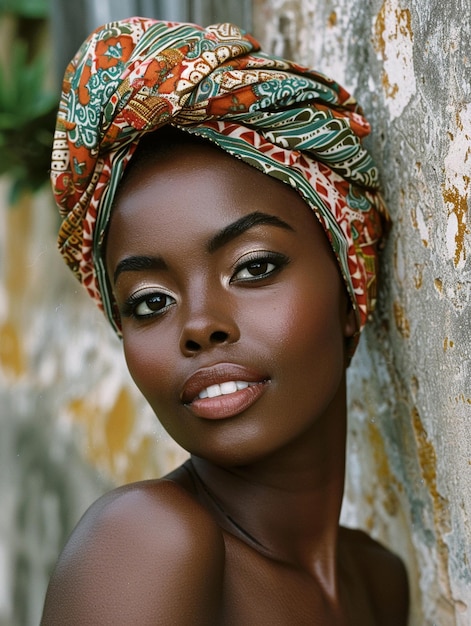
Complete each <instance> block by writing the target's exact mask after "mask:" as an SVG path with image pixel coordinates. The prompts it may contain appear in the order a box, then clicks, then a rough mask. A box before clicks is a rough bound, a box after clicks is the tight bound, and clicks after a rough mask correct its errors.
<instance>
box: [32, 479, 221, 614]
mask: <svg viewBox="0 0 471 626" xmlns="http://www.w3.org/2000/svg"><path fill="white" fill-rule="evenodd" d="M223 569H224V541H223V537H222V533H221V531H220V529H219V527H218V526H217V524H216V523H215V522H214V520H213V519H212V517H211V516H210V514H209V513H208V512H207V511H206V510H205V509H204V508H203V507H202V506H201V505H200V504H199V503H198V502H197V501H196V500H195V499H194V498H193V497H192V496H191V494H190V493H188V492H187V491H186V490H185V489H184V488H182V487H181V486H180V485H178V484H176V483H175V482H172V481H170V480H160V481H146V482H141V483H135V484H132V485H128V486H125V487H122V488H119V489H116V490H114V491H112V492H110V493H108V494H106V495H105V496H103V497H102V498H100V499H99V500H98V501H97V502H95V503H94V504H93V505H92V506H91V507H90V509H89V510H88V511H87V512H86V513H85V515H84V516H83V518H82V519H81V520H80V522H79V524H78V525H77V527H76V528H75V530H74V532H73V533H72V535H71V537H70V539H69V541H68V543H67V545H66V546H65V548H64V550H63V552H62V554H61V556H60V558H59V561H58V564H57V566H56V569H55V572H54V574H53V576H52V578H51V582H50V585H49V589H48V593H47V597H46V603H45V608H44V614H43V619H42V622H41V623H42V625H43V626H49V625H53V624H61V625H62V626H67V625H69V624H70V625H73V624H100V625H104V626H105V625H107V624H110V625H111V624H113V626H117V625H119V624H123V625H124V624H142V625H145V624H156V623H172V624H181V625H182V626H183V625H185V624H205V625H209V624H212V623H217V615H218V613H219V605H220V601H221V595H222V593H221V587H222V578H223V576H222V574H223Z"/></svg>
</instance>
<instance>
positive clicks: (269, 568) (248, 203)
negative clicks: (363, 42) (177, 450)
mask: <svg viewBox="0 0 471 626" xmlns="http://www.w3.org/2000/svg"><path fill="white" fill-rule="evenodd" d="M368 132H369V126H368V124H367V122H366V121H365V120H364V118H363V117H362V114H361V111H360V110H359V108H358V106H357V104H356V102H355V101H354V100H353V99H352V98H351V97H350V96H349V95H348V94H347V93H346V92H345V91H344V90H343V89H342V88H341V87H340V86H339V85H337V84H336V83H334V82H333V81H331V80H330V79H327V78H326V77H324V76H322V75H321V74H319V73H317V72H314V71H312V70H308V69H307V68H303V67H300V66H298V65H296V64H294V63H292V62H288V61H285V60H282V59H277V58H272V57H268V56H266V55H264V54H263V53H262V52H260V51H259V47H258V44H257V42H256V41H255V40H254V39H253V38H252V37H250V36H249V35H247V34H245V33H243V32H241V31H240V30H239V29H237V28H236V27H235V26H233V25H229V24H223V25H216V26H211V27H208V28H207V29H202V28H199V27H197V26H193V25H189V24H169V23H163V22H157V21H154V20H147V19H141V18H132V19H129V20H125V21H122V22H117V23H113V24H110V25H107V26H105V27H103V28H101V29H98V30H97V31H96V32H95V33H94V34H92V35H91V37H90V38H89V39H88V40H87V41H86V42H85V44H84V45H83V46H82V48H81V50H80V51H79V53H78V54H77V56H76V57H75V59H74V60H73V61H72V63H71V64H70V66H69V68H68V70H67V73H66V77H65V81H64V91H63V98H62V101H61V108H60V111H59V116H58V125H57V131H56V137H55V144H54V153H53V165H52V180H53V187H54V193H55V195H56V200H57V202H58V205H59V207H60V210H61V214H62V216H63V223H62V227H61V232H60V236H59V243H60V248H61V252H62V254H63V255H64V257H65V259H66V261H67V263H68V264H69V266H70V267H71V269H72V270H73V271H74V273H75V274H76V275H77V277H78V278H79V279H80V280H81V282H82V283H83V284H84V285H85V287H86V288H87V290H88V291H89V293H90V295H91V296H92V297H93V298H94V299H95V300H96V301H97V302H98V304H99V306H101V307H102V308H103V310H104V311H105V314H106V315H107V316H108V319H109V320H110V322H111V323H112V325H113V327H114V328H115V330H116V331H117V332H118V333H119V335H120V336H121V337H122V339H123V347H124V351H125V355H126V360H127V364H128V367H129V370H130V372H131V374H132V376H133V378H134V380H135V382H136V384H137V385H138V387H139V388H140V390H141V391H142V393H143V394H144V396H145V397H146V399H147V400H148V402H149V403H150V405H151V406H152V408H153V409H154V411H155V412H156V414H157V415H158V417H159V419H160V420H161V422H162V424H163V425H164V427H165V428H166V429H167V430H168V432H169V433H170V435H171V436H172V437H174V439H175V440H176V441H177V442H178V443H179V444H180V445H182V446H183V447H185V448H186V449H187V450H188V451H189V452H190V454H191V457H190V460H189V461H188V462H187V463H185V464H184V465H183V466H182V467H180V468H178V469H176V470H175V471H174V472H172V473H171V474H169V475H168V476H166V477H165V478H163V479H160V480H152V481H146V482H142V483H137V484H132V485H127V486H125V487H121V488H119V489H117V490H114V491H113V492H111V493H109V494H107V495H105V496H104V497H103V498H101V499H100V500H99V501H98V502H96V503H95V504H94V505H92V507H91V508H90V509H89V511H88V512H87V513H86V514H85V516H84V517H83V518H82V520H81V521H80V522H79V524H78V526H77V528H76V529H75V531H74V532H73V534H72V536H71V538H70V540H69V542H68V544H67V545H66V547H65V549H64V551H63V553H62V555H61V557H60V559H59V562H58V565H57V567H56V570H55V572H54V574H53V577H52V579H51V584H50V587H49V590H48V595H47V598H46V604H45V609H44V615H43V622H42V623H43V624H45V625H48V624H61V625H63V624H113V625H116V624H172V625H173V624H178V625H186V624H192V625H193V624H204V625H205V626H206V625H210V624H224V625H226V624H227V625H230V624H235V625H246V624H257V625H258V624H270V625H272V624H280V625H282V624H283V625H284V624H286V625H288V624H290V625H291V624H297V625H298V624H299V625H302V624H306V625H307V624H326V625H329V626H330V625H339V626H340V625H346V624H350V625H352V624H353V625H355V624H361V625H362V626H363V625H368V624H375V625H379V624H380V625H381V626H385V625H388V624H397V625H399V624H405V623H406V621H407V603H408V599H407V581H406V574H405V571H404V568H403V565H402V563H401V562H400V560H399V559H398V558H397V557H395V556H394V555H392V554H391V553H390V552H389V551H387V550H386V549H385V548H383V547H382V546H380V545H379V544H378V543H376V542H374V541H373V540H371V539H370V538H369V537H367V536H366V535H365V534H363V533H362V532H360V531H354V530H349V529H345V528H341V527H340V526H339V514H340V507H341V501H342V493H343V482H344V467H345V463H344V460H345V459H344V457H345V438H346V400H345V398H346V390H345V369H346V367H347V364H348V361H349V358H350V357H351V355H352V354H353V350H354V348H355V345H356V342H357V340H358V334H359V332H360V330H361V329H362V327H363V325H364V323H365V321H366V319H367V317H368V316H369V314H370V313H371V311H372V310H373V307H374V299H375V277H376V263H377V256H378V247H379V244H380V241H381V237H382V233H383V231H384V229H385V228H386V226H387V215H386V212H385V209H384V207H383V204H382V201H381V198H380V196H379V194H378V191H377V186H378V185H377V173H376V169H375V168H374V166H373V164H372V162H371V159H370V156H369V155H368V153H367V152H366V150H365V149H364V147H363V146H362V143H361V138H362V137H363V136H364V135H366V134H367V133H368ZM234 157H235V158H234ZM326 235H327V236H326Z"/></svg>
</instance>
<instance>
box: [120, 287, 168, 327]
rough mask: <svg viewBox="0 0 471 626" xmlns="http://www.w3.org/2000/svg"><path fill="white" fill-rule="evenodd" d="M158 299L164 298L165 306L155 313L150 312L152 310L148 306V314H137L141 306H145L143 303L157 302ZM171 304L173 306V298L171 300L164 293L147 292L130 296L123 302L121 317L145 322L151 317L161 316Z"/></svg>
mask: <svg viewBox="0 0 471 626" xmlns="http://www.w3.org/2000/svg"><path fill="white" fill-rule="evenodd" d="M159 298H162V299H163V298H165V299H167V303H166V304H165V306H163V307H162V308H161V309H158V310H156V311H152V309H150V307H149V305H147V306H148V308H149V309H150V311H151V312H150V313H144V314H142V313H138V308H139V306H140V305H141V304H145V303H149V302H150V301H151V300H154V302H155V301H157V300H158V299H159ZM168 300H171V302H170V303H169V302H168ZM173 304H175V298H173V297H172V296H171V295H169V294H168V293H165V292H164V291H148V292H147V293H139V292H138V293H135V294H132V295H131V296H130V297H129V298H128V299H127V300H126V302H124V304H123V307H122V309H121V316H122V317H133V318H134V319H138V320H145V319H148V318H151V317H158V316H159V315H162V314H163V313H165V312H166V311H167V310H168V309H169V308H170V307H171V306H172V305H173Z"/></svg>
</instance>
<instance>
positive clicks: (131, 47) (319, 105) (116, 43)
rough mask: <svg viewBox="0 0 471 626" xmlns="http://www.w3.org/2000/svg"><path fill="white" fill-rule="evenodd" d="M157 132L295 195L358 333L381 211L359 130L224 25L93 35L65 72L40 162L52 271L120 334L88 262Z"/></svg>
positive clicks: (292, 71) (370, 297) (95, 261)
mask: <svg viewBox="0 0 471 626" xmlns="http://www.w3.org/2000/svg"><path fill="white" fill-rule="evenodd" d="M166 124H171V125H173V126H176V127H178V128H181V129H183V130H186V131H187V132H190V133H194V134H196V135H199V136H202V137H204V138H207V139H208V140H210V141H212V142H213V143H215V144H217V145H218V146H219V147H220V148H221V149H223V150H225V151H227V152H228V153H230V154H232V155H234V156H236V157H238V158H240V159H242V160H243V161H245V162H247V163H249V164H250V165H252V166H254V167H256V168H258V169H259V170H261V171H262V172H264V173H266V174H268V175H270V176H273V177H275V178H278V179H280V180H282V181H283V182H285V183H287V184H289V185H291V186H292V187H293V188H295V189H296V190H297V191H298V192H299V193H300V194H301V196H302V197H303V198H304V200H305V201H306V202H307V204H308V205H309V206H310V207H311V208H312V209H313V211H314V213H315V215H316V216H317V218H318V219H319V221H320V222H321V224H322V226H323V227H324V229H325V231H326V234H327V236H328V238H329V240H330V243H331V245H332V248H333V250H334V252H335V255H336V257H337V260H338V263H339V266H340V270H341V273H342V276H343V278H344V281H345V284H346V286H347V290H348V292H349V294H350V297H351V300H352V303H353V306H354V309H355V312H356V316H357V322H358V327H359V329H361V328H362V327H363V325H364V323H365V321H366V320H367V318H368V315H369V313H370V312H371V311H372V310H373V308H374V304H375V279H376V270H377V256H378V243H379V242H380V240H381V236H382V233H383V231H384V227H385V224H386V223H387V220H388V218H387V213H386V211H385V208H384V206H383V203H382V200H381V197H380V195H379V193H378V173H377V169H376V168H375V166H374V164H373V162H372V159H371V157H370V155H369V153H368V152H367V151H366V149H365V148H364V147H363V145H362V138H363V137H364V136H366V135H367V134H368V133H369V131H370V127H369V124H368V122H367V121H366V120H365V118H364V117H363V115H362V112H361V109H360V108H359V106H358V104H357V102H356V101H355V100H354V99H353V98H352V97H351V96H350V95H349V94H348V93H347V92H346V91H345V89H343V88H342V87H341V86H340V85H338V84H337V83H335V82H334V81H333V80H331V79H329V78H327V77H326V76H324V75H323V74H321V73H319V72H316V71H314V70H311V69H308V68H306V67H302V66H300V65H298V64H296V63H293V62H291V61H287V60H284V59H281V58H279V57H273V56H269V55H267V54H264V53H263V52H261V50H260V46H259V44H258V43H257V41H256V40H255V39H254V38H253V37H252V36H250V35H248V34H247V33H245V32H244V31H242V30H240V29H239V28H237V27H236V26H234V25H233V24H216V25H212V26H209V27H207V28H200V27H199V26H195V25H192V24H179V23H170V22H162V21H156V20H152V19H145V18H138V17H135V18H129V19H127V20H123V21H118V22H112V23H110V24H107V25H105V26H103V27H101V28H99V29H97V30H96V31H95V32H94V33H92V34H91V35H90V37H89V38H88V39H87V40H86V41H85V42H84V44H83V45H82V47H81V48H80V50H79V51H78V53H77V55H76V56H75V57H74V59H73V60H72V61H71V63H70V64H69V66H68V67H67V70H66V74H65V77H64V83H63V92H62V98H61V102H60V108H59V112H58V118H57V127H56V132H55V137H54V147H53V154H52V172H51V178H52V185H53V192H54V195H55V199H56V202H57V204H58V206H59V209H60V213H61V217H62V220H63V221H62V225H61V228H60V233H59V248H60V251H61V253H62V255H63V256H64V258H65V260H66V263H67V264H68V265H69V267H70V268H71V269H72V271H73V272H74V274H75V275H76V276H77V278H78V279H79V280H80V281H81V282H82V283H83V285H84V286H85V287H86V289H87V290H88V292H89V293H90V295H91V296H92V297H93V298H94V299H95V300H96V301H97V302H98V304H99V306H100V307H101V308H102V309H104V311H105V313H106V314H107V316H108V318H109V320H110V321H111V323H112V325H113V326H114V328H115V330H116V331H117V332H118V333H119V332H120V320H119V314H118V312H117V310H116V306H115V303H114V299H113V295H112V291H111V287H110V285H109V282H108V280H107V277H106V271H105V266H104V259H103V258H102V257H103V254H102V252H103V251H102V246H103V241H104V238H105V235H106V228H107V224H108V222H109V219H110V212H111V209H112V204H113V199H114V196H115V193H116V189H117V186H118V184H119V181H120V179H121V176H122V174H123V171H124V169H125V167H126V165H127V163H128V162H129V160H130V159H131V157H132V154H133V152H134V151H135V149H136V147H137V144H138V142H139V140H140V139H141V138H142V136H143V135H144V134H145V133H148V132H151V131H155V130H157V129H158V128H160V127H162V126H164V125H166Z"/></svg>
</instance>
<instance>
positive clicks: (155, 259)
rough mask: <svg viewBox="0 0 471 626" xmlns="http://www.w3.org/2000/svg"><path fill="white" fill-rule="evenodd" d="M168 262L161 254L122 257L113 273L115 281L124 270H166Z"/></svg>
mask: <svg viewBox="0 0 471 626" xmlns="http://www.w3.org/2000/svg"><path fill="white" fill-rule="evenodd" d="M165 269H167V264H166V263H165V261H164V260H163V259H162V257H159V256H129V257H126V258H125V259H122V261H120V262H119V263H118V265H117V266H116V269H115V271H114V274H113V282H114V283H115V284H116V281H117V280H118V278H119V275H120V274H122V273H123V272H142V271H143V270H165Z"/></svg>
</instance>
